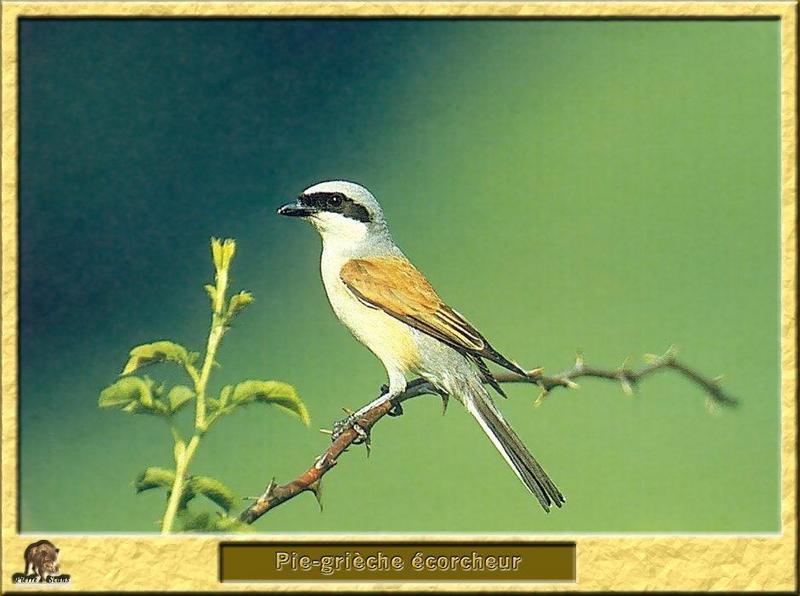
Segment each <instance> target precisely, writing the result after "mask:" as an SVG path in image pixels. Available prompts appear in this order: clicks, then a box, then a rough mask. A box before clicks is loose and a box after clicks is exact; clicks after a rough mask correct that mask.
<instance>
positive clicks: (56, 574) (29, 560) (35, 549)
mask: <svg viewBox="0 0 800 596" xmlns="http://www.w3.org/2000/svg"><path fill="white" fill-rule="evenodd" d="M59 552H60V550H59V549H57V548H56V546H55V545H54V544H53V543H52V542H50V541H49V540H39V541H38V542H34V543H33V544H29V545H28V548H26V549H25V555H24V557H25V572H24V573H15V574H14V575H13V576H12V578H11V579H12V581H13V582H14V583H15V584H30V583H48V584H55V583H59V584H63V583H68V582H69V575H64V574H62V573H61V569H60V567H59V564H58V554H59Z"/></svg>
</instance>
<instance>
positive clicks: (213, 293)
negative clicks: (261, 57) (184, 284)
mask: <svg viewBox="0 0 800 596" xmlns="http://www.w3.org/2000/svg"><path fill="white" fill-rule="evenodd" d="M203 288H204V289H205V291H206V294H208V297H209V298H210V299H211V304H214V302H215V301H216V299H217V288H215V287H214V286H212V285H211V284H206V285H204V286H203Z"/></svg>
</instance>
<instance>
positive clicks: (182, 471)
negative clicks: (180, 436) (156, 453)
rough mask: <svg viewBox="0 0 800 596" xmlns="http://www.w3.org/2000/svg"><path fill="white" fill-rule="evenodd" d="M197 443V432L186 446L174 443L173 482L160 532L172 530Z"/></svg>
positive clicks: (198, 440) (198, 441)
mask: <svg viewBox="0 0 800 596" xmlns="http://www.w3.org/2000/svg"><path fill="white" fill-rule="evenodd" d="M199 444H200V435H199V434H196V435H194V436H193V437H192V439H191V440H190V441H189V445H187V446H186V447H184V443H183V442H179V443H175V482H174V483H173V484H172V491H171V492H170V495H169V501H168V502H167V510H166V511H165V512H164V519H163V520H162V521H161V533H162V534H169V533H170V532H172V524H173V523H174V522H175V515H176V514H177V513H178V505H179V504H180V502H181V498H183V488H184V484H185V482H186V470H187V469H188V468H189V462H190V461H192V457H194V453H195V451H196V450H197V446H198V445H199Z"/></svg>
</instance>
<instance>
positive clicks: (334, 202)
mask: <svg viewBox="0 0 800 596" xmlns="http://www.w3.org/2000/svg"><path fill="white" fill-rule="evenodd" d="M328 203H329V204H330V206H331V207H339V206H340V205H341V204H342V197H341V196H340V195H332V196H331V197H330V199H328Z"/></svg>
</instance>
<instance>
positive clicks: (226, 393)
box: [219, 385, 233, 408]
mask: <svg viewBox="0 0 800 596" xmlns="http://www.w3.org/2000/svg"><path fill="white" fill-rule="evenodd" d="M231 391H233V386H232V385H225V386H224V387H223V388H222V391H220V392H219V404H220V406H222V407H223V408H224V407H225V406H227V405H228V400H229V399H230V397H231Z"/></svg>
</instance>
